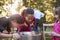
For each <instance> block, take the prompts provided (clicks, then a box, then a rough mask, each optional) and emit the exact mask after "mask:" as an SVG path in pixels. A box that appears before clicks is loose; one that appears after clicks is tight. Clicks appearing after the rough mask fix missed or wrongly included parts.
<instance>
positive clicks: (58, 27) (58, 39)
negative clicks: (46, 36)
mask: <svg viewBox="0 0 60 40" xmlns="http://www.w3.org/2000/svg"><path fill="white" fill-rule="evenodd" d="M54 32H56V33H58V34H60V23H58V22H55V23H54ZM52 40H60V37H57V36H53V37H52Z"/></svg>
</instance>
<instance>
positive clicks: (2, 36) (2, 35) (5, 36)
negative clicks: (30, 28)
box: [0, 33, 20, 39]
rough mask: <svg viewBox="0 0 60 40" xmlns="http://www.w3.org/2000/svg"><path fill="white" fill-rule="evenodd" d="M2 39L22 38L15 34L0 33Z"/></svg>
mask: <svg viewBox="0 0 60 40" xmlns="http://www.w3.org/2000/svg"><path fill="white" fill-rule="evenodd" d="M0 37H1V38H14V39H19V38H20V35H19V34H18V33H14V34H4V33H0Z"/></svg>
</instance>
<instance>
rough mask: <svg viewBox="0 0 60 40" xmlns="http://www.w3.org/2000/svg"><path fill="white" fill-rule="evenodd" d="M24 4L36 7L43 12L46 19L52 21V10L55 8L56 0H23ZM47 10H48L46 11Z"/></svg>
mask: <svg viewBox="0 0 60 40" xmlns="http://www.w3.org/2000/svg"><path fill="white" fill-rule="evenodd" d="M23 1H24V5H25V6H27V7H32V8H38V9H39V10H40V11H41V12H43V13H45V17H46V21H47V20H48V21H47V22H53V21H54V16H53V10H54V8H55V3H56V0H23ZM47 10H48V11H49V12H47ZM49 20H50V21H49Z"/></svg>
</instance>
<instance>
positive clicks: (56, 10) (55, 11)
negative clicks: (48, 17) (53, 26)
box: [54, 7, 60, 17]
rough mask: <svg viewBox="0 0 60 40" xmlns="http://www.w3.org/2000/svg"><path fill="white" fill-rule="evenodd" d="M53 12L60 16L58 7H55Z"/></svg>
mask: <svg viewBox="0 0 60 40" xmlns="http://www.w3.org/2000/svg"><path fill="white" fill-rule="evenodd" d="M54 14H55V15H58V16H59V17H60V7H57V8H55V10H54Z"/></svg>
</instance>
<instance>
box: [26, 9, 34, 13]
mask: <svg viewBox="0 0 60 40" xmlns="http://www.w3.org/2000/svg"><path fill="white" fill-rule="evenodd" d="M26 14H34V10H33V9H31V8H27V9H26Z"/></svg>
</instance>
